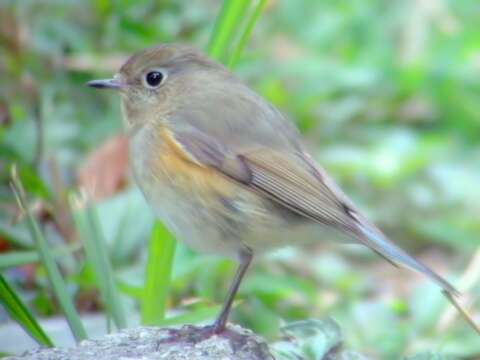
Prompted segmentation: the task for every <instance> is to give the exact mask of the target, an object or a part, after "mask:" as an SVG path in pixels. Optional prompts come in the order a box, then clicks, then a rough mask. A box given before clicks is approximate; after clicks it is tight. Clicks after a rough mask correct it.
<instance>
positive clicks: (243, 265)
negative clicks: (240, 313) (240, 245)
mask: <svg viewBox="0 0 480 360" xmlns="http://www.w3.org/2000/svg"><path fill="white" fill-rule="evenodd" d="M252 258H253V252H252V250H250V249H248V248H247V249H246V250H242V252H241V253H240V265H239V266H238V269H237V273H236V274H235V277H234V279H233V281H232V284H231V285H230V289H229V290H228V295H227V298H226V299H225V302H224V303H223V307H222V311H220V314H219V315H218V317H217V319H216V320H215V322H214V323H213V332H214V333H215V334H220V333H221V332H223V331H224V330H225V325H226V324H227V320H228V314H229V313H230V309H231V307H232V303H233V300H234V299H235V294H236V293H237V291H238V288H239V286H240V283H241V282H242V278H243V276H244V275H245V273H246V271H247V269H248V266H249V265H250V263H251V262H252Z"/></svg>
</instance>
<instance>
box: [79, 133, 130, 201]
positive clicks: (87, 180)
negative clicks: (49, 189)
mask: <svg viewBox="0 0 480 360" xmlns="http://www.w3.org/2000/svg"><path fill="white" fill-rule="evenodd" d="M127 146H128V140H127V138H126V137H125V136H123V135H117V136H115V137H112V138H110V139H108V140H107V141H106V142H104V143H103V144H102V145H100V146H99V147H98V148H97V149H95V150H93V151H92V152H91V153H89V154H88V156H87V158H86V160H85V162H84V163H83V164H82V166H81V167H80V169H79V171H78V174H77V183H78V185H79V187H80V188H83V189H85V190H86V192H87V194H88V195H89V196H90V197H91V198H92V199H95V200H101V199H104V198H107V197H109V196H112V195H113V194H115V193H116V192H117V191H119V190H120V189H121V188H122V187H123V186H124V185H125V184H126V182H127V171H128V149H127Z"/></svg>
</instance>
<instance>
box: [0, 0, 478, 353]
mask: <svg viewBox="0 0 480 360" xmlns="http://www.w3.org/2000/svg"><path fill="white" fill-rule="evenodd" d="M245 3H248V2H245ZM220 5H221V4H220V2H218V1H211V0H194V1H181V0H169V1H157V2H153V1H146V0H140V1H135V2H129V1H116V2H110V1H105V0H89V1H74V0H68V1H60V0H39V1H33V0H25V1H8V0H7V1H6V0H0V168H1V169H2V170H1V172H0V201H1V203H0V245H1V249H2V250H1V251H2V253H1V254H0V269H1V270H2V273H3V275H4V276H5V277H6V278H7V279H8V280H9V281H10V282H12V283H14V284H15V287H16V288H17V290H18V292H19V294H20V297H22V298H24V299H29V300H27V303H28V306H29V307H30V308H31V309H32V311H33V312H34V313H35V314H36V315H38V317H39V318H42V317H52V316H56V315H58V312H59V309H58V305H57V303H56V300H55V297H54V296H53V295H52V290H51V287H50V285H49V284H48V283H47V282H46V275H45V270H44V267H43V266H41V265H37V266H35V267H34V270H33V276H30V278H29V279H28V281H27V277H26V275H25V270H24V269H25V267H24V266H23V267H22V266H20V267H18V266H13V265H23V264H24V263H31V262H32V261H33V262H34V263H35V264H36V262H35V261H36V258H35V253H34V252H33V251H32V250H33V249H34V245H33V242H32V240H31V238H30V236H29V235H28V231H27V228H26V223H25V221H20V222H19V223H18V224H17V225H15V226H12V225H11V223H10V220H11V219H12V218H13V217H14V215H15V211H14V208H15V201H14V198H13V195H12V193H11V190H10V188H9V186H8V181H9V177H10V173H9V168H10V166H11V165H12V164H16V165H17V168H18V172H19V175H20V178H21V179H22V181H23V183H24V186H25V188H26V191H27V193H28V195H29V197H30V201H31V202H32V203H35V204H38V203H40V204H42V205H43V207H44V208H46V209H47V210H49V211H50V210H51V212H53V214H54V215H53V216H55V211H57V210H58V206H56V205H55V202H56V201H57V200H58V198H59V197H58V194H56V187H55V183H54V179H52V176H51V174H52V172H51V166H50V165H49V159H52V158H54V159H55V162H56V164H57V167H58V173H59V177H60V178H61V179H62V182H63V183H64V184H65V187H66V192H67V193H71V192H72V191H76V189H77V187H76V181H75V178H76V173H77V172H78V169H79V168H80V164H82V162H83V161H84V160H85V158H86V156H87V153H88V152H90V151H92V150H94V149H96V148H98V146H100V144H102V143H103V142H104V141H106V140H107V139H108V138H110V137H111V136H112V135H113V134H116V133H118V132H120V129H121V123H120V114H119V106H118V99H116V98H115V97H114V96H112V94H98V93H97V92H94V91H92V90H89V89H87V88H86V87H85V86H84V83H85V82H86V81H88V80H90V79H93V78H98V77H104V76H110V75H111V74H112V73H113V72H114V71H115V67H116V65H117V64H118V63H119V62H121V60H122V59H124V58H125V56H127V55H128V54H131V53H132V52H135V51H137V50H139V49H142V48H144V47H147V46H152V45H154V44H157V43H161V42H172V41H175V42H186V43H189V44H191V45H194V46H196V47H199V48H203V49H206V48H207V44H208V41H209V38H210V34H211V33H212V29H213V27H214V22H215V17H216V16H217V14H218V13H219V10H220ZM240 6H241V4H240ZM479 22H480V3H479V2H478V1H476V0H462V1H453V0H451V1H447V0H430V1H426V0H425V1H420V0H418V1H414V0H408V1H401V2H400V1H399V2H393V1H387V0H354V1H347V0H339V1H331V0H326V1H316V0H310V1H307V0H302V1H288V0H272V1H267V2H266V6H265V9H264V11H263V14H262V15H261V16H260V18H259V20H258V22H257V23H256V25H255V28H254V30H253V31H252V34H251V39H250V40H249V42H248V44H247V45H246V47H245V49H244V51H243V53H242V55H241V56H240V58H238V61H237V62H236V68H235V72H236V74H237V75H238V76H239V77H241V78H242V79H244V80H245V82H247V83H248V84H250V85H251V86H252V87H253V88H255V89H256V90H257V91H258V92H259V93H261V94H262V95H263V96H264V97H266V98H267V99H268V100H270V101H271V102H272V103H274V104H275V105H276V106H278V107H279V108H280V109H282V110H283V111H284V112H285V113H287V114H288V115H289V116H290V118H291V119H292V121H295V122H296V123H297V125H298V126H299V127H300V129H301V131H302V133H303V134H304V136H305V138H306V141H307V144H308V145H309V146H310V148H311V149H312V153H313V154H314V155H315V157H316V158H317V160H318V161H319V162H320V163H321V164H322V165H324V167H326V168H327V170H328V171H329V172H330V173H331V174H332V175H333V177H334V178H335V179H336V180H337V181H338V182H339V183H340V184H341V185H342V187H343V188H344V189H345V191H346V192H347V193H348V194H349V195H350V196H351V197H352V198H353V199H354V200H355V201H356V202H357V203H358V204H359V205H360V207H361V208H363V209H365V211H366V212H367V213H368V214H369V216H370V217H371V218H372V219H373V220H375V221H376V222H377V223H378V225H379V226H380V227H381V228H382V229H384V230H385V232H386V233H387V234H389V235H390V236H391V238H393V239H395V241H397V242H398V243H399V244H401V245H402V246H403V247H404V248H406V249H409V250H410V251H411V252H413V253H416V254H417V256H419V257H421V258H422V259H424V260H425V261H426V262H428V263H429V264H431V265H432V266H433V267H434V268H435V269H438V270H439V271H440V272H442V274H445V276H446V277H447V278H449V279H451V280H452V281H453V282H455V283H459V281H460V285H462V284H463V286H466V287H467V288H468V292H469V293H470V294H471V299H472V302H473V307H474V308H475V307H476V309H479V308H480V303H479V301H478V298H479V295H480V287H479V285H478V284H479V283H480V282H479V278H480V274H478V273H480V271H478V270H477V272H476V273H475V269H478V262H479V260H476V261H472V259H473V255H474V253H478V252H479V251H480V250H479V249H480V240H479V232H480V221H479V219H480V186H479V184H480V107H479V105H478V103H479V99H480V28H479V27H478V23H479ZM237 26H239V25H237ZM236 43H238V39H237V40H236V42H235V41H232V42H231V43H227V44H226V45H227V53H230V54H231V53H234V52H235V44H236ZM229 45H230V46H229ZM222 56H223V57H222ZM218 58H220V59H222V60H223V61H227V57H226V56H225V55H218ZM95 208H96V209H95V211H96V214H97V215H96V216H97V218H98V223H99V224H98V227H99V228H100V231H101V233H102V234H101V237H103V238H104V239H105V242H106V251H108V254H109V258H110V261H111V266H113V268H114V274H115V282H116V284H117V286H118V287H119V289H120V293H121V294H120V296H121V297H122V301H123V305H124V308H125V309H124V311H126V312H127V313H129V314H130V313H134V314H138V312H139V310H138V304H139V303H142V301H143V303H146V302H147V301H146V300H145V298H144V294H143V284H144V268H145V264H146V262H147V261H146V259H147V256H148V254H147V248H148V246H147V244H146V242H147V239H148V238H149V233H150V229H151V226H152V222H153V219H152V215H151V212H150V210H149V209H148V208H147V207H146V205H145V203H144V201H143V199H142V198H141V196H140V195H139V193H138V191H137V190H136V189H135V186H134V185H133V184H129V185H128V186H126V187H125V188H123V189H122V190H120V191H118V192H117V193H116V194H114V195H113V196H111V197H109V198H107V199H104V200H102V201H100V202H99V203H97V204H95ZM47 212H48V211H47ZM77 212H78V211H77V210H75V209H74V214H76V213H77ZM80 212H81V211H80ZM79 216H80V217H81V216H82V215H81V214H80V215H78V214H76V215H75V216H74V218H75V219H76V220H77V219H78V217H79ZM38 221H40V222H43V224H44V225H43V226H42V228H43V234H44V236H45V239H46V240H47V241H48V242H49V244H50V246H51V247H54V246H59V245H62V244H64V243H65V238H64V237H63V236H62V234H61V233H59V231H57V230H58V229H55V228H54V227H52V226H51V224H50V225H49V222H48V221H45V219H41V218H39V219H38ZM76 224H77V227H80V229H77V230H79V232H80V233H82V234H88V231H87V232H85V231H83V232H82V229H81V228H82V225H78V221H77V222H76ZM85 236H86V237H87V238H88V235H85ZM85 236H84V237H85ZM92 236H93V235H92ZM156 236H160V238H161V236H162V235H161V233H160V235H158V232H157V235H156ZM164 236H168V235H166V234H165V235H164ZM152 238H153V237H152ZM74 243H75V242H74ZM69 245H72V243H70V244H69ZM85 246H87V245H85ZM150 246H151V247H152V246H153V245H150ZM28 251H30V252H28ZM152 251H153V250H152ZM12 254H15V255H19V256H20V255H21V256H23V258H22V257H14V258H13V260H12V257H11V256H10V257H5V256H7V255H12ZM68 254H69V255H68V256H62V257H61V258H59V259H58V260H57V261H58V264H59V267H60V268H61V270H62V274H63V276H64V278H65V279H66V281H67V282H68V284H69V291H71V296H72V298H73V299H76V300H77V304H78V302H79V301H78V299H80V298H82V297H85V294H91V293H92V291H93V292H94V293H95V290H94V289H95V284H97V282H96V281H95V276H94V274H95V265H93V266H91V265H88V264H89V262H88V261H87V263H85V262H84V255H83V252H82V251H78V248H76V249H74V250H72V251H71V252H69V253H68ZM25 256H26V257H25ZM32 256H33V258H32ZM479 257H480V256H477V259H478V258H479ZM22 259H23V261H21V260H22ZM25 259H27V260H28V261H27V260H25ZM8 261H10V262H8ZM382 261H383V260H381V259H380V260H379V259H378V258H377V257H375V256H374V255H372V254H370V253H369V252H368V251H364V250H363V249H357V248H349V247H335V246H330V245H326V244H325V243H324V242H320V243H319V244H317V245H315V246H312V247H309V248H306V249H305V248H304V249H298V248H297V249H285V250H281V251H278V252H276V253H274V254H272V255H270V256H269V259H268V260H264V261H260V262H259V263H258V264H256V265H255V267H254V268H253V269H252V271H251V272H250V273H249V275H248V276H247V278H246V281H245V283H244V284H243V287H242V289H241V293H240V297H239V298H240V299H242V301H241V302H240V303H239V304H238V306H237V307H236V309H235V313H234V317H233V319H232V320H234V321H235V322H239V323H241V324H242V325H244V326H248V327H250V328H252V329H253V330H255V331H256V332H258V333H260V334H262V335H264V336H266V337H267V338H270V339H275V338H276V337H278V334H279V330H278V329H279V327H280V326H281V325H282V324H283V323H284V322H288V321H293V320H298V319H304V318H320V317H325V316H327V315H329V316H332V317H333V318H334V319H335V320H336V321H337V322H338V323H339V324H340V326H341V328H342V330H343V336H344V338H345V342H346V344H347V346H348V347H349V348H353V349H355V350H358V351H361V352H364V353H366V354H371V355H372V356H375V357H379V358H385V359H391V358H396V357H399V356H400V354H403V355H412V354H416V353H421V352H426V351H435V352H439V353H444V354H453V355H456V356H470V358H475V356H480V341H478V338H476V337H475V335H474V334H473V332H472V331H471V330H470V329H469V328H468V327H466V325H465V324H464V323H463V322H462V321H460V320H453V322H451V323H450V325H449V326H448V327H447V328H441V326H439V323H440V322H441V321H440V318H441V317H442V314H444V312H445V311H446V310H445V309H446V308H447V305H446V303H445V302H444V301H443V300H442V299H441V296H440V295H439V292H438V290H437V289H436V288H435V287H433V286H431V285H429V284H427V283H426V282H424V281H423V280H422V279H420V278H419V276H417V275H415V274H411V273H406V272H402V271H398V270H396V269H393V268H390V267H389V265H388V264H383V262H382ZM470 261H472V262H471V263H470ZM469 263H470V267H468V265H469ZM12 264H13V265H12ZM85 264H87V265H85ZM149 264H151V263H150V262H149ZM150 266H151V265H150ZM233 267H234V265H233V264H231V263H230V262H229V261H227V260H223V259H216V258H209V257H204V256H198V255H196V254H194V253H192V252H191V251H189V250H188V249H186V248H185V247H183V246H182V245H178V246H177V249H176V253H175V260H174V266H173V272H172V282H171V284H170V287H171V291H170V294H169V296H168V297H167V298H166V299H165V301H166V307H167V308H168V309H170V310H172V309H174V310H178V311H180V312H181V314H183V316H184V317H183V318H179V320H178V319H177V320H178V321H182V320H183V321H200V320H206V319H209V318H211V317H212V316H213V314H215V311H216V310H217V307H216V306H215V305H214V304H216V303H219V302H220V301H221V300H222V298H223V296H224V295H225V291H226V289H227V286H228V281H229V280H230V278H231V275H232V272H233ZM467 268H469V269H470V270H471V272H472V271H473V275H472V276H473V278H474V281H470V284H469V283H468V281H463V282H462V280H460V279H462V274H464V273H465V271H466V270H467ZM472 269H473V270H472ZM150 280H152V278H150ZM467 280H468V279H467ZM151 286H155V285H154V284H153V285H151ZM89 296H90V295H89ZM102 296H103V295H102ZM162 296H164V295H162ZM99 298H100V296H97V295H96V294H94V296H90V297H89V301H91V302H92V304H94V305H93V306H92V308H93V309H81V311H83V313H84V314H86V313H88V312H92V311H99V310H101V309H103V307H102V305H101V304H102V302H101V301H100V300H98V299H99ZM142 299H143V300H142ZM150 305H152V304H150ZM99 308H100V309H99ZM474 313H475V312H474ZM476 314H477V318H478V314H479V312H478V310H477V312H476ZM161 317H162V316H160V318H161ZM5 319H6V318H5V316H4V315H0V321H5ZM114 320H115V319H114ZM144 320H145V319H144ZM147 322H148V321H147ZM134 324H135V322H132V323H131V324H129V325H130V326H132V325H134ZM0 350H2V349H0Z"/></svg>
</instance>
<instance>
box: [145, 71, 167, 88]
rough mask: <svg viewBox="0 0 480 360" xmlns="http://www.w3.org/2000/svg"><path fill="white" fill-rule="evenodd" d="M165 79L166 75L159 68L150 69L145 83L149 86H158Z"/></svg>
mask: <svg viewBox="0 0 480 360" xmlns="http://www.w3.org/2000/svg"><path fill="white" fill-rule="evenodd" d="M164 79H165V75H164V74H163V73H162V72H161V71H158V70H153V71H149V72H148V73H146V74H145V84H146V85H147V87H149V88H156V87H158V86H159V85H160V84H161V83H162V82H163V80H164Z"/></svg>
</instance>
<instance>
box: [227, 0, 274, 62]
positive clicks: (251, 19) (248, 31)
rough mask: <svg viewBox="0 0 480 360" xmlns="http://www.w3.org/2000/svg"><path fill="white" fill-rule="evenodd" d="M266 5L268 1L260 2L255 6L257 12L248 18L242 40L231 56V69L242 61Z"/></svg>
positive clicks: (261, 0)
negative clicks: (239, 60)
mask: <svg viewBox="0 0 480 360" xmlns="http://www.w3.org/2000/svg"><path fill="white" fill-rule="evenodd" d="M266 4H267V0H258V2H257V5H256V6H255V10H254V11H253V13H252V14H251V15H250V17H249V18H248V21H247V24H246V25H245V28H244V29H243V32H242V34H241V36H240V40H239V41H238V42H237V44H236V46H235V49H234V50H233V52H232V55H231V56H230V60H229V61H228V67H229V68H230V69H233V68H234V67H235V65H236V64H237V62H238V59H240V55H241V53H242V51H243V48H244V47H245V45H246V43H247V41H248V39H249V38H250V35H251V33H252V30H253V27H254V26H255V23H256V22H257V20H258V18H259V17H260V15H261V14H262V11H263V9H264V7H265V5H266Z"/></svg>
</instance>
